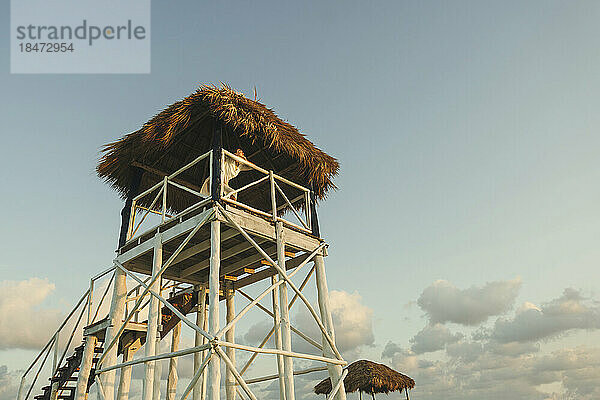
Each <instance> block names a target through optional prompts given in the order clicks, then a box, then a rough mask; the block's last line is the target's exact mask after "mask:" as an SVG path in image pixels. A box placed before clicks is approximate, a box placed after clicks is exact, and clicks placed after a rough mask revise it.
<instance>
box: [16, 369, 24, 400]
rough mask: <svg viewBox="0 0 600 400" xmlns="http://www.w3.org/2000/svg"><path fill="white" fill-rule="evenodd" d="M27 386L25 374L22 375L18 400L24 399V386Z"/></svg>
mask: <svg viewBox="0 0 600 400" xmlns="http://www.w3.org/2000/svg"><path fill="white" fill-rule="evenodd" d="M24 387H25V375H23V376H22V377H21V383H20V384H19V391H18V392H17V400H23V388H24Z"/></svg>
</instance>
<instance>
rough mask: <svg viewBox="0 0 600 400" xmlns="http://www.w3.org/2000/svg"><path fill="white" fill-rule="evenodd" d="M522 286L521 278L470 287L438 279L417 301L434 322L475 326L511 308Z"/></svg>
mask: <svg viewBox="0 0 600 400" xmlns="http://www.w3.org/2000/svg"><path fill="white" fill-rule="evenodd" d="M520 288H521V280H520V279H519V278H517V279H513V280H510V281H499V282H489V283H487V284H485V285H484V286H483V287H476V286H472V287H470V288H468V289H459V288H457V287H456V286H454V285H453V284H452V283H450V282H448V281H444V280H439V281H436V282H434V283H433V284H432V285H431V286H429V287H427V288H425V290H423V292H422V293H421V296H420V297H419V299H418V301H417V304H418V305H419V307H421V309H423V311H425V312H426V313H427V315H428V317H429V319H430V322H431V323H432V324H435V323H445V322H454V323H457V324H462V325H469V326H473V325H477V324H480V323H482V322H485V321H486V320H487V319H488V318H489V317H491V316H494V315H500V314H503V313H505V312H507V311H508V310H510V308H511V307H512V305H513V303H514V301H515V298H516V297H517V295H518V294H519V290H520Z"/></svg>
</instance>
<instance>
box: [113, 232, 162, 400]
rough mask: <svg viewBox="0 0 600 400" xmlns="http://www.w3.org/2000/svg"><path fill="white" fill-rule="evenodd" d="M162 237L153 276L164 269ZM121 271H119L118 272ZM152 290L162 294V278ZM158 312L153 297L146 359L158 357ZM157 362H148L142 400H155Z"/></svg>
mask: <svg viewBox="0 0 600 400" xmlns="http://www.w3.org/2000/svg"><path fill="white" fill-rule="evenodd" d="M162 253H163V252H162V237H161V234H160V233H157V234H156V236H155V237H154V263H153V265H152V276H154V275H155V274H156V273H158V272H159V270H160V269H161V267H162ZM118 270H119V269H117V271H118ZM151 290H153V291H154V292H156V293H158V292H160V278H158V279H156V280H155V281H154V283H153V284H152V286H151ZM158 311H159V301H158V299H157V298H156V297H154V296H151V298H150V305H149V308H148V328H147V331H146V344H145V345H144V346H145V347H146V352H145V355H146V357H150V356H154V355H156V334H157V332H158ZM155 365H156V362H155V361H146V365H145V376H144V386H143V392H142V393H143V394H142V400H153V396H152V392H153V391H154V390H153V389H154V367H155Z"/></svg>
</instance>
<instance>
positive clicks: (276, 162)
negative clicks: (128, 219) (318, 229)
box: [96, 85, 339, 211]
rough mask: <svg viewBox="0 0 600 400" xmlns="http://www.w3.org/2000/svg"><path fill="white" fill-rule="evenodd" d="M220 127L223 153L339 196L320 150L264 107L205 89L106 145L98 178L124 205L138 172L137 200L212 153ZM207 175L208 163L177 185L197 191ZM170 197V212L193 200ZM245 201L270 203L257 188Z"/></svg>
mask: <svg viewBox="0 0 600 400" xmlns="http://www.w3.org/2000/svg"><path fill="white" fill-rule="evenodd" d="M216 124H220V125H221V126H222V127H223V131H222V132H223V133H222V142H221V143H222V147H223V148H224V149H226V150H229V151H231V152H235V150H236V149H237V148H241V149H242V150H243V151H244V153H245V154H246V156H247V157H248V159H249V161H251V162H253V163H254V164H256V165H259V166H261V167H263V168H265V169H271V170H273V171H274V172H275V173H276V174H278V175H280V176H283V177H285V178H287V179H289V180H291V181H293V182H296V183H298V184H300V185H303V186H305V187H311V186H312V187H313V190H314V192H315V195H316V197H317V198H318V199H323V198H324V197H325V196H326V194H327V191H328V190H331V189H335V186H334V184H333V182H332V178H333V177H334V176H335V175H336V174H337V172H338V169H339V164H338V162H337V160H336V159H335V158H333V157H331V156H330V155H328V154H326V153H325V152H323V151H322V150H320V149H318V148H317V147H316V146H315V145H314V144H313V143H311V142H310V141H309V140H308V139H307V138H306V137H305V136H304V135H303V134H302V133H300V132H299V131H298V129H296V128H295V127H294V126H292V125H291V124H289V123H287V122H284V121H283V120H281V119H280V118H279V117H278V116H277V115H276V114H275V113H274V112H273V111H272V110H271V109H269V108H267V107H266V106H265V105H264V104H262V103H260V102H258V101H255V100H250V99H248V98H246V97H245V96H244V95H243V94H240V93H236V92H235V91H234V90H232V89H231V88H230V87H229V86H227V85H222V86H221V87H220V88H219V87H216V86H201V87H200V88H199V89H198V90H196V92H194V93H193V94H191V95H190V96H188V97H186V98H185V99H183V100H181V101H178V102H176V103H174V104H172V105H170V106H169V107H167V108H166V109H165V110H163V111H162V112H160V113H159V114H158V115H156V116H155V117H153V118H152V119H150V121H148V122H147V123H145V124H144V125H143V126H142V128H141V129H140V130H138V131H136V132H133V133H130V134H128V135H126V136H124V137H123V138H121V139H120V140H118V141H116V142H113V143H109V144H107V145H105V146H104V147H103V149H102V153H103V154H102V157H101V159H100V162H99V164H98V166H97V168H96V170H97V173H98V175H99V176H100V177H101V178H103V179H104V180H105V181H106V182H108V183H109V184H110V185H111V186H112V187H113V188H115V189H116V190H117V191H118V192H119V193H120V194H121V196H122V197H123V198H126V197H127V196H128V195H129V194H131V193H130V192H131V187H132V183H133V182H134V181H135V180H136V173H138V174H139V171H140V168H141V169H142V170H143V171H144V172H143V175H142V178H141V183H140V185H139V187H138V189H137V190H136V192H137V193H139V192H141V191H143V190H145V189H147V188H149V187H151V186H152V185H154V184H155V183H157V182H159V181H160V180H161V178H162V176H161V175H165V174H170V173H172V172H173V171H175V170H177V169H178V168H180V167H182V166H184V165H186V164H187V163H189V162H191V161H192V160H194V159H195V158H196V157H198V156H199V155H201V154H204V153H206V152H208V151H210V150H211V148H212V146H213V143H212V142H213V128H214V127H215V126H216ZM136 170H137V171H138V172H136ZM207 175H208V160H206V162H202V163H199V164H198V165H196V166H195V167H193V168H191V169H190V170H187V171H185V173H184V174H183V175H182V176H181V177H179V178H180V180H182V181H185V182H187V183H190V184H191V186H195V187H200V186H202V183H203V180H204V179H206V177H207ZM256 177H257V175H256V174H255V173H254V172H249V173H242V174H240V176H239V177H237V178H235V180H233V181H232V182H234V183H235V182H237V185H236V186H238V187H239V186H242V185H245V184H246V183H249V182H252V181H253V180H255V179H256ZM134 186H135V185H134ZM173 192H174V195H172V194H171V193H169V199H168V207H169V209H171V210H174V211H181V210H183V209H185V208H187V207H188V206H189V205H190V203H191V202H192V201H196V199H194V198H191V197H190V195H189V194H188V193H186V192H184V191H176V190H174V191H173ZM246 196H247V198H246V199H243V198H242V199H241V200H240V201H243V200H245V202H247V204H250V205H252V206H256V207H257V208H263V206H264V205H265V204H267V203H269V202H270V199H269V196H268V188H266V187H265V188H263V189H260V188H259V187H255V188H252V191H251V192H249V193H248V194H247V195H246ZM150 200H151V199H150ZM150 200H149V201H150ZM192 204H193V203H192ZM141 205H144V203H143V202H142V204H141ZM146 205H147V204H146Z"/></svg>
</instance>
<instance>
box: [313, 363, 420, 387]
mask: <svg viewBox="0 0 600 400" xmlns="http://www.w3.org/2000/svg"><path fill="white" fill-rule="evenodd" d="M347 368H348V375H346V378H345V379H344V388H345V389H346V393H352V392H356V391H357V390H358V391H361V392H365V393H371V394H372V393H385V394H388V393H389V392H395V391H402V389H412V388H414V387H415V381H414V380H413V379H412V378H410V377H408V376H406V375H404V374H401V373H400V372H397V371H394V370H393V369H391V368H389V367H387V366H385V365H383V364H378V363H376V362H373V361H367V360H359V361H355V362H353V363H352V364H350V365H348V367H347ZM329 392H331V380H330V378H327V379H323V380H322V381H321V382H319V383H318V384H317V385H316V386H315V393H316V394H329Z"/></svg>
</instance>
